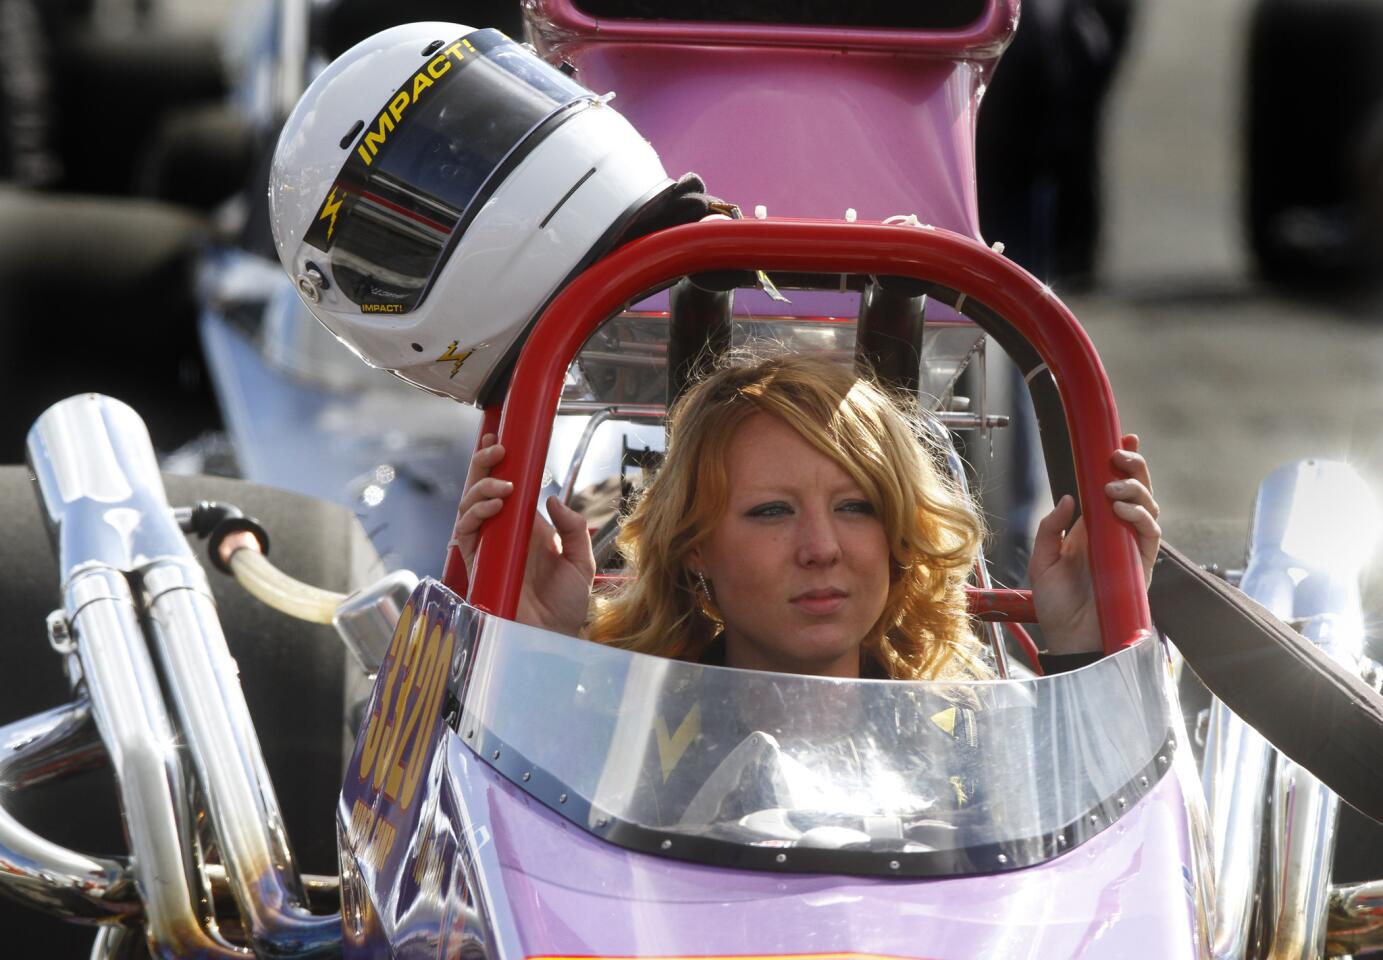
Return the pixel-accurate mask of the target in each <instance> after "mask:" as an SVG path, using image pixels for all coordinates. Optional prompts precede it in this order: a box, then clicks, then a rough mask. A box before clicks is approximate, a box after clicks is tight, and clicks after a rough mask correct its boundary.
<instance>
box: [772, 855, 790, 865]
mask: <svg viewBox="0 0 1383 960" xmlns="http://www.w3.org/2000/svg"><path fill="white" fill-rule="evenodd" d="M773 859H774V860H775V861H777V862H778V863H787V862H788V855H787V854H786V853H780V854H778V856H776V857H774V858H773Z"/></svg>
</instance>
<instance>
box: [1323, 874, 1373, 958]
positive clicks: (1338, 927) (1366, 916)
mask: <svg viewBox="0 0 1383 960" xmlns="http://www.w3.org/2000/svg"><path fill="white" fill-rule="evenodd" d="M1379 947H1383V880H1373V881H1370V882H1369V883H1356V884H1352V885H1349V886H1343V887H1336V888H1335V889H1334V891H1332V892H1331V894H1330V929H1329V931H1328V932H1327V934H1326V950H1327V951H1328V955H1329V956H1341V955H1347V954H1354V953H1363V952H1364V951H1366V950H1377V949H1378V948H1379Z"/></svg>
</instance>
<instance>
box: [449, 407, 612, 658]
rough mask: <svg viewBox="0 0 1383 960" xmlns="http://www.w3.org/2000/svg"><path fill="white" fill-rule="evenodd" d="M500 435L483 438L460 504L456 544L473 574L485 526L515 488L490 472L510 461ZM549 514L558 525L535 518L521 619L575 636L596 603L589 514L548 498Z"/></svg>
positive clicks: (529, 547) (525, 571)
mask: <svg viewBox="0 0 1383 960" xmlns="http://www.w3.org/2000/svg"><path fill="white" fill-rule="evenodd" d="M497 439H498V438H497V437H496V436H495V435H494V434H493V433H487V434H486V435H485V436H483V437H481V439H480V449H478V450H476V452H475V455H474V456H473V457H471V466H470V469H469V470H468V471H467V472H466V489H465V491H464V492H463V493H462V494H461V503H460V504H459V505H458V506H457V508H456V509H457V513H458V515H459V516H458V519H457V522H456V533H455V541H456V547H457V550H458V551H459V552H460V554H461V561H462V563H464V564H465V567H466V574H467V576H468V577H470V576H471V572H472V570H473V569H474V566H475V550H476V545H477V543H478V541H479V539H480V537H479V534H480V528H481V526H482V525H483V524H484V523H485V521H486V520H488V519H490V518H491V517H493V516H494V515H495V514H497V513H499V511H500V508H501V507H503V506H504V501H505V499H506V498H508V496H509V495H510V494H511V493H513V492H514V485H513V484H512V483H510V482H509V481H508V480H500V479H499V478H498V477H492V476H490V471H491V470H493V469H494V468H495V466H496V464H498V463H499V462H500V461H501V460H503V459H504V447H502V446H500V444H499V443H497V442H496V441H497ZM547 512H548V516H550V517H551V518H552V523H548V522H547V521H546V520H544V519H543V518H542V517H541V516H537V517H534V518H533V535H532V537H530V538H529V541H528V562H527V563H526V564H525V566H524V572H523V590H522V592H520V594H519V610H518V621H519V622H520V623H527V624H531V625H533V626H535V627H543V628H545V629H548V630H557V631H560V632H562V633H566V634H570V635H572V636H575V635H577V634H578V633H580V631H581V627H582V626H583V625H584V624H585V622H586V614H587V611H588V609H589V607H590V603H591V583H592V581H593V580H594V579H595V554H594V553H592V551H591V537H590V533H589V531H588V530H587V529H586V518H585V517H583V516H582V515H581V514H579V513H577V512H576V511H575V510H573V509H571V508H570V507H568V506H566V505H565V504H564V503H562V501H561V500H560V499H558V498H557V497H548V500H547Z"/></svg>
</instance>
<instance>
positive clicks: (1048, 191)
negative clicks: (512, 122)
mask: <svg viewBox="0 0 1383 960" xmlns="http://www.w3.org/2000/svg"><path fill="white" fill-rule="evenodd" d="M255 6H257V5H255V4H251V3H235V2H230V0H0V62H3V63H4V65H5V70H4V73H3V76H0V111H3V112H0V131H2V132H0V136H3V137H4V138H5V139H4V140H2V141H0V145H3V146H4V148H5V149H4V150H3V151H0V157H3V159H0V182H7V183H8V186H5V187H0V289H3V290H4V291H5V304H6V305H5V307H3V308H0V318H3V322H0V398H2V399H3V406H4V415H3V416H0V463H17V462H20V461H21V460H22V459H23V448H22V443H23V434H24V431H25V430H26V429H27V425H28V424H29V423H30V422H31V421H32V419H33V418H34V417H35V416H37V415H38V413H40V412H41V411H42V410H43V409H44V408H45V407H46V406H47V405H48V404H50V403H52V402H54V401H56V400H58V399H60V398H62V397H64V396H67V395H69V394H71V393H73V392H77V391H82V390H102V391H106V392H111V393H113V394H115V395H117V396H120V397H122V398H125V399H127V400H129V401H130V402H131V403H132V404H133V405H134V406H135V407H136V408H137V409H138V410H139V411H140V412H141V414H143V415H144V416H145V417H146V419H147V420H148V421H149V423H150V426H151V430H152V432H153V434H154V439H155V442H156V445H158V446H159V448H160V449H161V450H165V451H172V450H181V451H182V452H183V457H182V459H181V461H180V462H179V464H180V465H181V466H183V467H186V468H187V469H193V470H207V471H212V472H217V471H234V470H235V469H237V465H236V464H235V463H234V454H233V453H231V452H228V451H226V450H225V449H223V448H222V447H218V446H217V443H216V441H215V439H214V437H215V434H214V433H212V434H210V435H209V434H208V433H207V431H208V430H210V431H215V430H216V429H218V428H219V427H221V426H222V424H221V423H220V418H221V412H220V411H219V410H218V407H217V404H216V402H215V401H214V399H213V397H212V391H211V387H210V377H211V374H210V372H209V369H208V364H207V363H206V360H205V356H204V351H205V350H206V349H207V345H206V344H204V343H202V342H199V339H198V333H197V325H196V312H197V309H198V306H197V303H195V302H194V301H193V300H192V299H191V298H190V296H189V295H188V291H189V290H190V289H191V288H192V286H193V285H192V284H191V283H189V278H191V277H192V276H193V275H194V274H195V272H196V269H197V263H196V251H197V250H198V249H199V246H200V244H201V242H202V240H203V239H204V238H205V236H206V235H207V234H208V232H212V231H215V230H217V229H220V222H218V217H223V214H224V212H220V213H218V212H217V210H216V207H217V204H218V203H219V201H220V200H221V199H223V196H222V195H218V190H219V185H220V184H223V183H225V182H227V178H228V177H229V179H230V182H235V181H236V178H237V171H239V172H240V173H241V174H242V176H240V178H239V179H240V180H242V181H243V179H244V178H243V172H244V171H245V170H252V169H256V166H257V165H258V164H262V163H263V162H264V153H263V148H264V139H263V131H259V133H258V135H256V134H255V133H254V132H248V133H247V132H246V131H243V130H239V129H238V128H236V126H235V124H234V123H233V122H232V121H231V120H230V119H229V117H230V115H231V113H233V110H231V109H230V108H231V107H233V106H234V107H244V106H246V104H245V103H240V104H235V105H232V104H228V103H226V102H225V96H226V89H225V75H224V65H225V64H226V63H227V62H228V61H233V60H234V58H235V57H236V55H237V51H236V50H235V49H234V48H231V47H228V46H227V45H226V42H225V38H226V36H227V35H228V32H229V28H231V27H235V28H237V29H242V30H243V28H245V27H246V25H247V24H246V18H247V17H249V16H250V11H251V10H252V8H254V7H255ZM342 6H343V7H345V8H347V9H353V10H354V16H355V19H353V20H352V19H350V18H346V22H347V23H348V25H347V26H346V27H343V28H342V36H341V38H340V40H341V42H343V43H344V42H346V41H347V40H348V39H354V38H355V37H359V36H364V35H366V34H368V33H369V32H372V31H373V30H374V29H378V28H380V27H382V26H384V25H385V24H386V23H387V22H388V21H389V14H390V12H391V9H392V5H389V4H380V3H371V2H366V0H355V2H350V0H347V2H344V3H343V4H342ZM412 6H416V7H417V8H418V16H417V18H418V19H430V18H433V17H445V18H448V19H453V20H458V21H463V22H467V23H470V24H472V25H476V26H488V25H498V26H502V27H503V28H505V29H506V30H509V31H510V32H516V31H517V29H518V28H517V26H516V24H517V7H516V6H514V5H511V4H502V3H487V4H483V5H480V4H467V3H443V2H440V0H438V2H431V3H418V4H412ZM248 33H249V34H251V35H253V34H254V30H253V29H251V30H249V31H248ZM1376 51H1377V52H1383V5H1379V4H1377V3H1374V2H1371V0H1217V2H1214V3H1206V2H1203V0H1156V2H1140V0H1027V2H1026V3H1025V7H1024V21H1023V24H1022V26H1021V27H1020V34H1019V41H1018V43H1017V44H1015V47H1014V48H1013V50H1012V51H1011V53H1010V55H1009V58H1008V59H1007V60H1006V61H1005V63H1004V64H1003V65H1002V66H1001V67H1000V71H999V73H998V75H997V76H996V78H995V80H994V83H993V85H992V88H991V90H990V92H989V94H988V97H987V99H986V102H985V107H984V109H982V111H981V133H980V150H981V158H980V182H979V191H980V196H981V203H982V208H983V220H984V225H985V232H986V235H987V239H988V240H990V241H1002V242H1004V243H1005V244H1006V245H1007V246H1008V252H1009V254H1010V255H1011V256H1013V257H1014V258H1015V259H1018V260H1019V261H1020V262H1022V263H1024V265H1025V266H1027V267H1029V269H1031V270H1033V272H1034V273H1036V274H1038V275H1039V276H1041V277H1043V278H1044V279H1047V280H1049V282H1050V283H1051V284H1052V286H1053V288H1054V289H1055V291H1056V292H1057V294H1058V295H1060V296H1061V297H1062V298H1063V299H1064V300H1066V302H1067V303H1068V304H1069V305H1070V306H1071V307H1072V308H1073V310H1074V312H1075V313H1076V315H1077V316H1078V317H1080V318H1081V320H1082V322H1083V323H1084V324H1085V326H1086V328H1087V330H1088V331H1089V333H1090V336H1091V337H1092V339H1093V340H1094V342H1095V344H1096V346H1097V347H1098V349H1099V350H1100V353H1101V355H1102V356H1103V358H1104V362H1105V365H1106V367H1107V369H1108V371H1109V374H1110V378H1111V380H1112V383H1113V385H1114V390H1115V394H1116V396H1117V398H1118V400H1119V405H1120V413H1121V418H1122V421H1123V424H1124V427H1125V429H1126V430H1129V431H1133V432H1137V433H1138V434H1139V435H1140V437H1141V438H1142V442H1143V449H1144V451H1145V452H1146V454H1147V455H1148V458H1149V460H1150V461H1151V462H1152V466H1153V474H1154V480H1155V485H1156V494H1157V497H1158V500H1159V501H1160V503H1161V506H1162V511H1163V523H1164V528H1165V530H1166V531H1167V535H1168V538H1169V539H1170V540H1171V541H1172V542H1174V543H1177V544H1179V545H1182V546H1184V547H1186V548H1188V552H1191V553H1192V554H1193V555H1194V556H1196V557H1197V558H1198V559H1202V560H1205V561H1207V562H1208V561H1214V562H1218V563H1220V564H1221V565H1223V566H1226V567H1235V566H1238V565H1239V564H1240V563H1241V562H1242V551H1243V545H1244V541H1245V537H1246V535H1247V529H1248V522H1249V516H1250V511H1251V507H1252V502H1253V497H1254V492H1255V490H1256V488H1257V485H1258V483H1259V481H1260V480H1261V478H1262V477H1264V476H1265V475H1266V474H1267V473H1269V472H1270V471H1271V470H1273V469H1274V468H1276V467H1278V466H1280V465H1282V464H1284V463H1287V462H1289V461H1292V460H1295V459H1299V458H1303V457H1323V458H1332V459H1341V460H1346V461H1348V462H1350V463H1352V464H1354V465H1355V466H1357V467H1358V468H1359V469H1360V470H1361V471H1362V472H1363V473H1364V474H1365V476H1366V477H1367V478H1368V479H1369V481H1370V483H1371V484H1372V485H1373V488H1374V490H1375V494H1376V495H1379V496H1383V484H1380V478H1383V431H1380V425H1383V296H1381V295H1380V292H1379V289H1378V280H1379V277H1380V276H1383V271H1380V270H1379V269H1378V266H1379V264H1380V263H1383V259H1380V257H1379V255H1378V250H1379V244H1378V230H1377V229H1376V225H1377V224H1378V223H1380V222H1383V202H1381V201H1380V198H1379V194H1380V193H1383V189H1380V188H1383V56H1380V55H1378V53H1376ZM338 52H339V51H338ZM241 53H243V50H242V51H241ZM174 78H175V79H174ZM259 94H260V96H262V97H263V98H267V99H270V100H272V98H273V97H274V96H275V93H274V91H273V90H271V89H267V88H266V89H263V90H260V92H259ZM131 103H136V104H140V105H141V106H144V107H148V108H150V109H149V110H148V111H146V112H147V113H148V114H149V115H151V116H157V117H158V120H157V122H151V123H150V124H148V125H143V126H140V125H133V126H132V125H131V123H130V122H129V121H128V116H129V113H128V111H127V110H124V109H123V108H124V107H125V106H128V105H129V104H131ZM206 104H214V105H216V106H215V108H213V109H204V107H205V105H206ZM251 106H254V105H253V104H251ZM259 106H263V104H259ZM165 108H166V109H165ZM173 143H181V144H184V145H187V144H191V145H192V146H191V147H190V148H189V149H190V150H191V152H190V153H178V154H175V155H170V154H169V153H168V152H167V150H166V149H165V148H167V147H168V146H169V145H170V144H173ZM168 171H173V172H174V173H175V174H176V175H175V176H171V177H159V176H155V174H156V173H159V172H164V173H166V172H168ZM711 186H712V189H714V184H712V185H711ZM135 194H142V195H143V196H145V197H150V196H152V197H153V198H155V199H157V200H159V201H161V205H157V206H150V205H148V204H133V203H132V202H130V201H128V199H127V198H129V197H130V196H132V195H135ZM260 196H262V194H260ZM112 197H115V198H116V199H111V198H112ZM93 198H99V199H93ZM234 219H235V220H236V223H237V228H236V229H238V230H240V231H241V232H242V242H243V244H244V246H245V247H246V248H247V249H255V250H259V251H261V252H264V253H266V254H267V255H269V256H272V251H271V249H269V248H268V247H267V246H266V244H267V240H268V237H267V226H266V224H265V221H264V218H263V213H262V212H256V211H247V210H243V209H242V210H239V211H238V212H237V214H236V217H235V218H234ZM78 223H79V224H82V226H81V227H80V228H77V229H74V228H73V224H78ZM223 273H224V275H226V276H229V275H230V273H231V271H229V270H227V271H224V272H223ZM132 278H134V279H132ZM248 280H253V276H248ZM235 296H236V295H235V292H234V291H220V292H219V293H218V294H217V295H216V296H212V297H211V298H210V300H211V301H212V302H217V303H223V304H228V305H229V306H228V307H227V309H226V310H225V311H224V312H225V314H226V316H225V317H224V318H223V319H224V320H225V324H226V326H227V327H228V328H233V327H234V325H235V316H234V311H233V309H232V307H233V306H234V304H235V302H236V301H235ZM218 297H220V299H219V300H218ZM203 302H206V301H205V300H204V301H203ZM260 306H261V307H262V304H261V305H260ZM168 318H175V321H170V320H169V319H168ZM177 318H180V319H177ZM131 344H135V345H138V347H139V351H138V353H137V355H138V356H139V357H140V358H141V359H140V360H139V361H138V362H134V363H131V362H129V360H128V357H129V356H130V352H129V348H130V346H131ZM342 356H344V354H342ZM350 363H351V364H354V361H353V360H350ZM352 369H353V370H354V367H352ZM345 376H363V375H362V374H359V373H351V374H347V375H345ZM380 376H382V375H380ZM170 384H171V385H176V389H172V390H170V389H169V387H170ZM339 385H340V384H339V383H337V384H336V386H337V387H339ZM253 399H254V398H253V397H249V398H246V401H245V406H244V409H243V410H241V415H243V416H244V417H246V418H249V420H253V418H254V415H255V414H254V411H253V404H252V402H251V401H252V400H253ZM435 406H437V407H438V408H439V409H440V408H442V407H444V406H445V402H444V401H441V400H438V401H436V403H435ZM305 409H306V408H305ZM312 409H315V408H312ZM380 409H381V410H385V412H386V413H387V409H386V408H385V407H381V408H380ZM295 415H299V414H295ZM301 415H304V416H305V415H306V414H301ZM345 426H346V428H347V429H349V428H350V427H351V426H352V423H347V424H346V425H345ZM463 426H464V425H458V423H457V422H449V423H447V424H443V425H442V426H441V427H439V428H438V429H439V430H442V431H451V432H452V433H455V432H456V431H457V430H459V429H462V428H463ZM208 436H210V437H211V439H208ZM406 439H407V442H409V443H413V444H414V447H415V449H416V448H417V446H418V444H419V443H425V442H426V440H424V441H418V440H417V439H416V438H406ZM390 442H391V443H395V444H397V443H402V442H404V440H400V439H399V438H393V439H392V440H390ZM463 446H464V445H463ZM299 456H300V458H301V459H302V460H311V459H312V456H314V455H307V454H303V453H301V451H300V452H299ZM362 456H363V457H364V459H362V460H361V463H362V464H374V463H376V462H379V463H383V462H385V461H384V460H382V459H381V458H380V456H379V455H378V454H377V452H375V451H367V452H366V453H365V454H362ZM175 466H176V465H175ZM295 469H297V468H295ZM304 469H305V468H304ZM364 469H365V468H364V467H362V470H364ZM417 470H418V471H420V474H418V475H414V476H412V477H411V478H401V477H396V476H395V474H394V473H392V472H391V473H389V474H388V475H387V476H385V475H384V474H380V473H371V472H365V473H362V474H361V476H362V479H361V481H360V483H359V485H358V486H359V490H358V491H357V492H358V494H359V497H360V498H361V500H362V502H363V503H365V504H367V505H369V506H372V507H373V506H377V505H378V503H379V502H380V500H381V499H386V498H387V497H390V496H394V494H390V493H388V492H387V491H388V490H389V489H390V485H391V484H395V485H398V484H402V483H403V482H404V480H407V481H408V482H409V483H412V484H414V485H415V486H416V487H418V489H420V490H427V491H429V492H430V493H432V494H440V499H441V500H444V501H445V500H447V498H448V497H449V496H450V502H451V503H454V502H455V497H454V496H451V494H452V493H459V489H456V490H453V489H452V487H450V486H448V485H449V484H452V483H454V482H455V481H457V480H459V477H458V476H455V469H454V464H452V463H451V461H448V460H446V459H445V458H441V457H439V458H438V459H437V460H436V462H434V463H431V464H429V463H428V462H427V461H426V459H425V458H424V459H422V460H420V461H419V465H418V466H417ZM429 471H432V472H430V473H429ZM372 497H373V498H375V500H374V502H373V503H371V498H372ZM389 502H392V501H389ZM446 526H448V527H449V522H448V523H447V524H446ZM405 539H406V538H405ZM429 549H431V550H432V552H431V553H429V554H428V555H429V556H433V555H435V556H440V554H439V553H438V552H437V550H436V549H432V548H431V546H430V545H429ZM1373 570H1374V574H1373V575H1372V577H1371V579H1370V583H1369V586H1368V591H1367V596H1366V601H1365V603H1366V609H1368V610H1376V611H1383V563H1378V562H1375V564H1374V565H1373ZM8 625H12V624H7V626H8ZM14 626H18V625H14ZM23 627H24V628H23V630H22V631H21V630H16V631H14V632H15V633H22V634H23V637H24V641H25V642H27V643H35V642H37V643H42V642H43V641H42V637H41V633H39V634H38V636H37V639H35V636H34V635H35V634H36V633H37V632H38V631H39V630H41V628H38V627H37V626H36V625H31V624H25V625H23ZM31 628H32V629H31ZM50 665H51V667H52V668H53V669H52V673H53V675H54V676H53V677H52V678H51V679H52V680H53V681H54V682H55V683H60V682H61V678H60V676H58V670H57V662H56V659H53V662H52V663H51V664H50ZM45 695H46V694H45ZM56 702H58V701H57V700H56V699H52V698H50V699H48V700H47V701H46V702H45V703H44V704H40V705H47V704H50V703H56ZM11 706H12V708H13V709H8V710H6V715H7V716H17V715H20V714H22V713H24V712H27V711H26V710H20V709H19V707H18V706H17V705H14V704H12V705H11ZM112 816H113V812H112ZM328 868H329V867H328ZM3 916H4V917H8V916H10V915H9V914H4V915H3ZM8 922H9V921H8V920H3V921H0V923H8ZM55 949H56V948H55ZM74 955H75V954H74Z"/></svg>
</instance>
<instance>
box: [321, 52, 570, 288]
mask: <svg viewBox="0 0 1383 960" xmlns="http://www.w3.org/2000/svg"><path fill="white" fill-rule="evenodd" d="M429 49H430V48H429ZM593 98H594V94H592V93H591V92H590V91H589V90H587V89H586V88H584V87H582V86H581V85H579V84H577V83H575V82H573V81H571V80H570V79H568V78H567V77H566V76H565V75H564V74H562V73H561V72H560V71H559V70H556V69H555V68H553V67H550V66H548V65H547V64H546V63H544V62H543V61H542V60H540V59H538V58H537V57H536V56H535V55H533V54H532V53H530V52H529V51H528V50H526V49H525V48H523V47H522V46H520V45H519V44H517V43H515V42H514V41H512V40H510V39H509V38H508V37H506V36H505V35H504V34H502V33H500V32H499V31H498V30H478V31H475V32H474V33H470V34H467V35H466V36H464V37H462V38H461V39H459V40H456V41H455V42H453V43H451V44H448V45H443V46H438V47H437V48H436V49H435V50H432V51H431V52H430V54H429V55H428V56H426V57H425V58H423V59H422V60H421V61H420V65H419V68H418V70H417V71H416V72H414V73H413V74H411V75H410V76H409V77H408V79H407V80H406V81H404V83H403V85H402V86H400V87H399V88H398V90H397V91H396V92H395V94H394V96H393V97H391V98H390V100H389V102H388V103H386V104H384V106H383V108H382V109H380V110H379V111H378V112H377V113H376V114H375V115H374V119H373V121H367V122H365V125H364V126H363V127H362V128H360V130H359V132H358V133H357V132H356V131H352V133H351V134H350V135H348V136H358V137H359V139H358V140H357V141H356V143H355V144H354V147H353V149H352V152H351V155H350V157H349V158H348V159H347V161H346V163H345V166H344V167H343V168H342V170H341V173H340V175H339V176H338V177H337V179H336V182H335V183H334V184H333V185H332V189H331V190H330V191H328V194H327V197H326V198H325V200H324V201H323V203H322V206H321V209H320V210H319V211H318V214H317V218H316V220H315V221H314V222H313V224H312V226H311V228H310V229H309V230H308V232H307V235H306V237H305V238H304V239H305V241H306V242H307V244H308V245H310V246H312V247H315V248H316V249H317V250H320V251H321V252H322V253H323V254H324V255H325V259H326V260H327V261H328V265H329V267H330V271H331V276H332V279H333V280H334V281H335V283H336V285H337V286H338V288H339V289H340V290H341V292H342V293H343V294H344V295H345V296H346V297H347V298H349V299H350V300H351V301H352V302H354V303H356V304H359V306H360V309H361V312H362V313H406V312H408V311H409V310H412V309H413V308H414V307H416V306H417V305H418V303H419V302H421V301H422V299H423V296H424V295H425V294H426V292H427V289H428V286H429V285H430V282H431V279H432V276H433V274H434V273H435V272H436V269H437V267H438V266H439V264H441V262H442V261H443V260H444V259H445V257H446V255H447V253H448V252H449V251H450V249H451V247H452V245H453V244H454V243H455V242H456V240H457V239H458V238H459V237H460V235H461V234H462V233H464V232H465V229H466V226H467V224H468V223H469V222H470V219H471V217H472V216H473V215H474V212H475V211H476V210H478V209H479V207H480V205H481V202H483V200H484V198H485V197H486V196H488V195H489V193H490V192H492V191H493V189H494V186H495V185H497V184H498V183H500V182H501V181H502V180H503V179H504V177H505V176H506V175H507V174H508V171H509V170H510V169H512V167H513V166H514V165H516V164H517V163H518V161H519V160H520V159H522V157H523V156H525V155H526V154H527V152H528V150H530V149H531V148H532V145H533V144H535V143H537V142H538V141H539V140H540V139H541V136H540V135H535V134H541V133H542V132H545V131H547V130H551V129H552V128H554V127H555V126H556V125H557V123H559V122H560V120H561V119H562V118H563V117H565V116H566V115H567V114H568V113H569V110H568V108H569V107H570V106H571V105H572V104H574V103H577V102H580V101H590V100H591V99H593ZM348 145H349V142H348Z"/></svg>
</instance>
